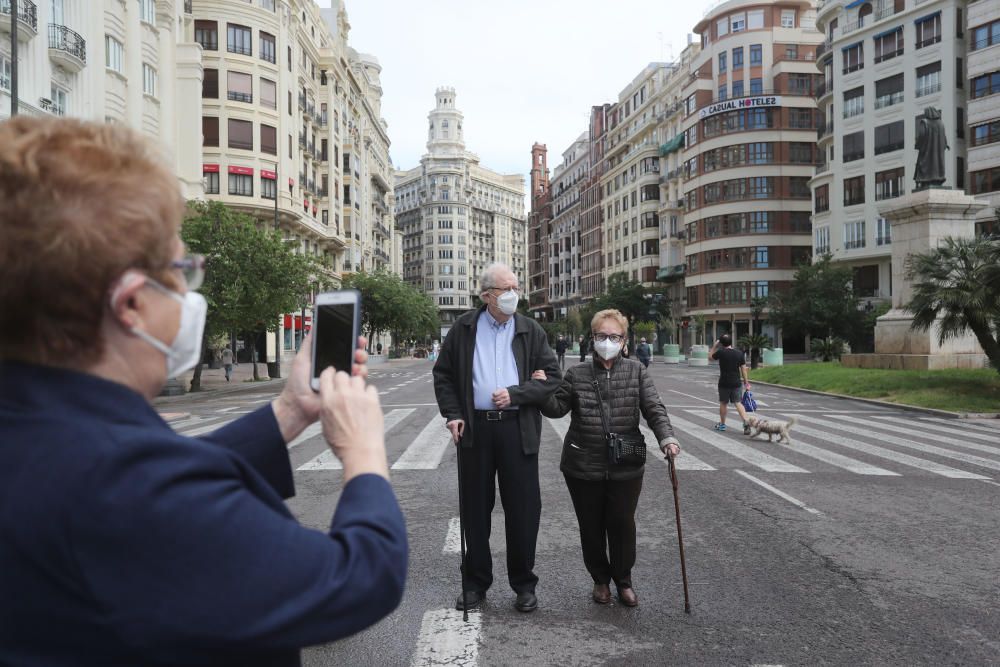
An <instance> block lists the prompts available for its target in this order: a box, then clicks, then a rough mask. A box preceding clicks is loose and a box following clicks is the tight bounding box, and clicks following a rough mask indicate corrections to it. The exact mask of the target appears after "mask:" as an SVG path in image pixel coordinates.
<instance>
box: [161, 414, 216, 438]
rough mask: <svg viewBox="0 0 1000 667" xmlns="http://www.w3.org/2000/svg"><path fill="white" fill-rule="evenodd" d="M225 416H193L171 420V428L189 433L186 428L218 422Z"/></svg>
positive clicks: (182, 433) (181, 432)
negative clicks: (180, 419)
mask: <svg viewBox="0 0 1000 667" xmlns="http://www.w3.org/2000/svg"><path fill="white" fill-rule="evenodd" d="M223 419H224V418H223V417H191V418H190V419H184V420H182V421H176V422H170V428H172V429H174V431H176V432H177V433H180V434H181V435H187V433H185V429H187V430H191V429H190V428H189V427H191V426H194V427H197V425H199V424H200V425H205V424H214V423H216V422H220V421H222V420H223Z"/></svg>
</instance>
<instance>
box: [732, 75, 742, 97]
mask: <svg viewBox="0 0 1000 667" xmlns="http://www.w3.org/2000/svg"><path fill="white" fill-rule="evenodd" d="M733 97H743V80H742V79H740V80H738V81H733Z"/></svg>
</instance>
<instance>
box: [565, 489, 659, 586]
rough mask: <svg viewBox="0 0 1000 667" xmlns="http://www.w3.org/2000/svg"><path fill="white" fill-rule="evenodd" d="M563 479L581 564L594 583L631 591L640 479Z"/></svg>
mask: <svg viewBox="0 0 1000 667" xmlns="http://www.w3.org/2000/svg"><path fill="white" fill-rule="evenodd" d="M563 477H565V478H566V486H567V487H569V495H570V497H571V498H572V499H573V509H575V510H576V519H577V521H578V522H579V524H580V545H581V546H582V547H583V563H584V565H586V566H587V571H588V572H590V576H591V577H593V579H594V583H595V584H608V583H611V582H612V581H614V582H615V584H617V585H618V586H619V587H631V586H632V566H633V565H635V508H636V506H637V505H638V504H639V493H640V492H641V491H642V477H638V478H636V479H629V480H623V481H612V480H596V481H592V480H586V479H577V478H575V477H570V476H568V475H565V474H564V475H563Z"/></svg>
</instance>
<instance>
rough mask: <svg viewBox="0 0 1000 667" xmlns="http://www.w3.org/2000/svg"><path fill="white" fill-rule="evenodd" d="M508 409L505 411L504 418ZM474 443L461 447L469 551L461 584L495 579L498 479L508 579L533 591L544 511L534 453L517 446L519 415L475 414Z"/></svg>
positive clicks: (485, 584)
mask: <svg viewBox="0 0 1000 667" xmlns="http://www.w3.org/2000/svg"><path fill="white" fill-rule="evenodd" d="M507 416H508V413H504V417H507ZM475 420H476V422H475V442H474V443H473V446H472V447H471V448H465V447H459V451H458V455H459V456H461V457H462V480H461V483H462V494H463V497H462V500H463V501H464V503H463V504H464V507H463V509H464V512H465V516H464V517H462V519H463V522H464V528H465V538H466V541H467V543H468V550H467V552H466V557H465V565H466V570H465V589H466V590H469V591H485V590H487V589H488V588H489V587H490V585H491V584H492V583H493V557H492V555H491V554H490V530H491V521H490V520H491V514H492V512H493V507H494V505H495V504H496V480H497V479H499V483H500V501H501V503H503V511H504V522H505V524H506V529H507V580H508V581H509V582H510V587H511V588H513V589H514V591H515V592H517V593H523V592H526V591H534V590H535V584H537V583H538V577H537V576H535V573H534V569H535V542H536V540H537V538H538V521H539V518H540V516H541V513H542V496H541V491H540V490H539V487H538V455H537V454H531V455H527V454H525V453H524V450H523V449H522V448H521V431H520V426H519V424H518V420H517V418H516V417H515V418H512V419H502V420H501V421H492V422H491V421H487V420H486V419H485V417H480V416H478V415H477V416H476V417H475Z"/></svg>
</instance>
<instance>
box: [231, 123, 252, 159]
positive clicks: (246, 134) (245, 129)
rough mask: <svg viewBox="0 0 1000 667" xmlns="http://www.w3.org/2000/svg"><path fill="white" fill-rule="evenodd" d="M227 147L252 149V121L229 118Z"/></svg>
mask: <svg viewBox="0 0 1000 667" xmlns="http://www.w3.org/2000/svg"><path fill="white" fill-rule="evenodd" d="M229 147H230V148H241V149H243V150H248V151H252V150H253V123H252V122H250V121H249V120H237V119H235V118H230V119H229Z"/></svg>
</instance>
